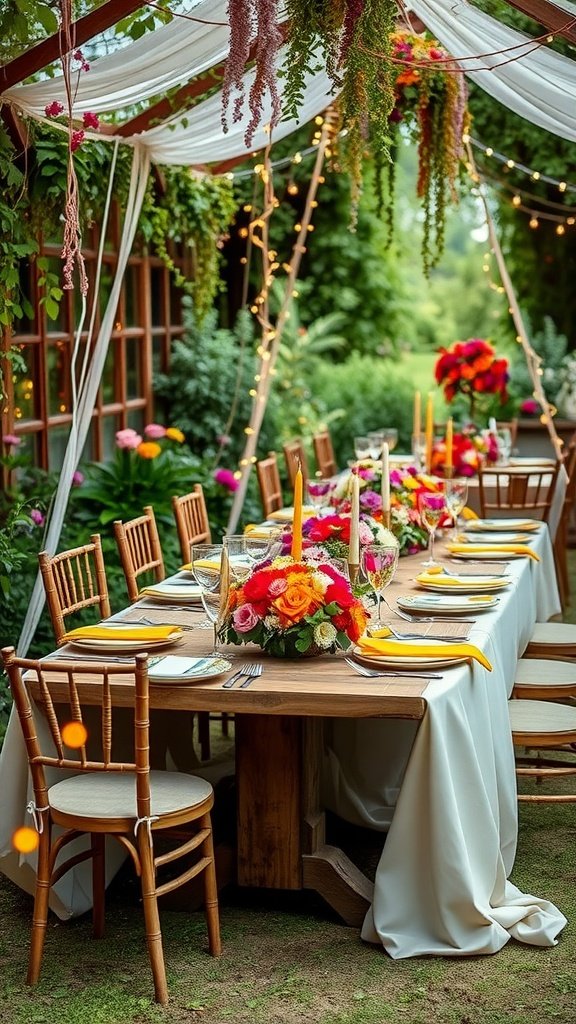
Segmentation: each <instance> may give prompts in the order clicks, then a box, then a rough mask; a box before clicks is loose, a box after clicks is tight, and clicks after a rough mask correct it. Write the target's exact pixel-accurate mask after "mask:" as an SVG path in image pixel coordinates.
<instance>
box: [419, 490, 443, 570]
mask: <svg viewBox="0 0 576 1024" xmlns="http://www.w3.org/2000/svg"><path fill="white" fill-rule="evenodd" d="M419 508H420V519H421V520H422V523H423V525H424V526H425V527H426V529H427V530H428V533H429V534H430V557H429V558H427V559H426V561H425V562H423V563H422V565H427V566H431V565H438V563H437V562H436V560H435V558H434V536H435V533H436V528H437V526H438V523H439V522H440V520H441V519H442V516H443V515H444V512H445V511H446V504H445V500H444V495H443V494H440V493H439V491H424V492H423V493H422V494H421V495H420V499H419Z"/></svg>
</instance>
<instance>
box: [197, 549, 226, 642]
mask: <svg viewBox="0 0 576 1024" xmlns="http://www.w3.org/2000/svg"><path fill="white" fill-rule="evenodd" d="M223 551H224V548H223V545H222V544H192V545H191V547H190V564H191V567H192V573H193V575H194V578H195V580H196V582H197V584H198V586H199V587H200V597H201V598H202V604H203V606H204V611H205V612H206V616H207V618H208V626H210V625H211V626H212V628H213V630H214V645H213V648H212V651H211V654H219V653H220V651H219V650H218V626H219V624H220V621H221V619H222V616H223V614H224V612H225V607H226V597H227V594H226V589H227V580H226V579H223V573H222V572H221V567H222V556H223ZM223 588H224V589H223Z"/></svg>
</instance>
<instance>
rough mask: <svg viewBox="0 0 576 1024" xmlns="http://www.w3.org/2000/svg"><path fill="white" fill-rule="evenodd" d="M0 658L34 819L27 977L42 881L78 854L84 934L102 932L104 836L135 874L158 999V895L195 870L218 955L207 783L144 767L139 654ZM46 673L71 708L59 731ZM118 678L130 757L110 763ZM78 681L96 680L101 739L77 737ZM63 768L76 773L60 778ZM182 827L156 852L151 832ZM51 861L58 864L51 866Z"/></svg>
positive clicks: (35, 962) (161, 969) (42, 907)
mask: <svg viewBox="0 0 576 1024" xmlns="http://www.w3.org/2000/svg"><path fill="white" fill-rule="evenodd" d="M2 657H3V660H4V665H5V667H6V671H7V673H8V676H9V679H10V685H11V689H12V693H13V696H14V702H15V705H16V708H17V711H18V717H19V719H20V724H21V727H22V732H23V735H24V740H25V743H26V750H27V754H28V762H29V765H30V772H31V775H32V783H33V787H34V804H33V807H34V816H35V819H36V820H37V821H38V822H39V823H40V824H39V826H38V833H39V847H38V868H37V877H36V888H35V894H34V913H33V919H32V936H31V944H30V957H29V965H28V976H27V983H28V984H29V985H34V984H35V983H36V982H37V981H38V977H39V974H40V968H41V964H42V955H43V951H44V939H45V935H46V930H47V921H48V900H49V894H50V888H51V886H52V885H53V883H54V882H55V881H57V879H58V878H60V877H61V876H62V875H63V874H65V872H66V871H67V870H68V869H69V868H70V867H72V866H73V865H74V864H76V863H77V862H78V860H79V859H80V860H83V859H88V858H90V857H91V858H92V886H93V932H94V936H95V937H96V938H100V937H101V936H102V935H103V933H104V889H105V863H104V859H105V845H104V841H105V837H106V836H107V835H108V836H112V837H114V838H115V839H117V840H118V841H119V842H120V843H121V844H122V846H123V847H124V848H125V849H126V850H128V853H129V854H130V856H131V858H132V861H133V863H134V866H135V869H136V873H137V875H138V877H139V879H140V885H141V889H142V908H143V911H144V924H145V930H146V942H147V946H148V955H149V958H150V965H151V968H152V975H153V979H154V992H155V997H156V1001H157V1002H159V1003H167V1002H168V987H167V983H166V970H165V966H164V951H163V946H162V933H161V930H160V917H159V913H158V897H159V896H162V895H163V894H164V893H167V892H171V891H172V890H174V889H177V888H178V887H179V886H181V885H183V884H184V883H185V882H188V881H189V880H190V879H191V878H193V877H194V876H195V875H198V874H200V873H202V874H203V881H204V897H205V913H206V922H207V927H208V941H209V948H210V952H211V953H212V955H213V956H219V955H220V953H221V941H220V925H219V914H218V892H217V887H216V874H215V868H214V848H213V839H212V825H211V818H210V811H211V809H212V805H213V803H214V793H213V791H212V787H211V785H210V783H208V782H206V781H205V780H204V779H201V778H198V777H196V776H194V775H187V774H184V773H180V772H155V771H151V770H150V747H149V724H148V718H149V699H148V690H149V683H148V669H147V655H145V654H139V655H137V656H136V658H135V660H134V661H133V662H129V663H126V664H122V665H118V664H115V665H103V664H102V663H100V662H97V663H96V662H95V663H90V662H86V663H84V664H79V663H74V664H71V663H70V662H68V661H58V660H49V661H48V660H47V661H33V660H30V659H25V658H17V657H16V656H15V653H14V649H13V648H4V649H3V651H2ZM55 673H57V674H58V676H59V677H60V678H62V677H64V679H65V680H66V687H67V692H68V694H69V704H70V708H71V720H70V721H69V722H68V723H67V724H66V725H65V726H63V727H62V728H61V726H60V723H59V720H58V715H57V712H56V707H55V704H54V702H53V700H52V697H51V691H50V681H51V679H52V681H53V680H54V674H55ZM24 674H25V676H26V682H25V680H24ZM126 678H128V680H130V679H133V680H134V683H135V684H134V687H133V688H132V687H130V688H129V692H131V693H133V709H134V730H133V743H134V745H133V750H132V751H131V754H132V755H133V760H128V761H119V760H117V755H116V754H115V751H114V750H113V732H112V723H113V721H114V716H113V714H112V710H113V709H112V688H113V685H114V683H115V682H116V681H118V682H122V681H123V680H124V679H126ZM87 682H90V683H91V684H92V685H91V686H90V688H89V689H90V692H91V693H93V692H94V685H93V684H94V683H95V682H96V683H97V684H99V686H100V698H101V723H102V728H101V735H100V736H92V735H86V733H87V729H86V723H85V715H84V709H83V706H82V696H83V693H85V692H86V689H87V688H86V685H85V684H86V683H87ZM27 683H28V685H30V686H31V687H32V688H33V689H34V697H35V703H33V702H32V701H31V700H30V696H29V693H28V689H27ZM37 704H38V705H39V707H40V708H41V709H42V711H41V712H40V710H39V707H37ZM71 729H73V730H74V731H75V732H76V733H83V734H84V735H83V736H82V735H81V736H79V737H78V739H77V740H75V742H74V743H72V738H71V737H69V735H68V734H67V730H68V731H70V730H71ZM40 737H42V739H41V738H40ZM44 737H45V740H44ZM70 748H74V749H73V752H72V753H69V752H68V751H69V750H70ZM74 753H75V754H76V756H74ZM46 768H49V769H50V771H51V773H54V772H55V770H58V769H59V770H60V771H61V773H62V776H63V778H62V781H59V782H56V783H55V784H52V785H49V784H48V782H47V779H46V774H45V769H46ZM70 771H73V772H76V773H78V774H75V775H73V776H72V777H67V776H69V773H70ZM53 825H56V826H59V828H60V829H63V830H64V833H63V834H59V835H58V836H53V833H52V827H53ZM191 827H192V829H193V834H192V837H191V838H190V836H189V837H188V838H187V840H186V842H184V843H183V844H182V845H180V846H177V847H176V848H175V849H172V850H170V851H169V852H163V853H162V854H161V855H159V856H156V855H155V849H154V841H155V838H156V835H157V833H158V832H162V833H163V835H164V836H166V835H168V836H169V835H170V834H171V835H172V837H173V838H174V832H170V830H174V829H176V828H178V829H179V830H182V829H187V830H188V831H190V828H191ZM81 835H87V836H89V837H90V846H89V848H88V849H87V850H86V852H85V853H84V854H81V855H80V856H79V855H77V854H76V855H74V856H71V857H69V858H68V860H66V861H65V862H64V863H62V862H61V860H60V859H59V854H60V851H61V850H62V849H63V847H64V846H65V845H66V844H67V843H68V842H69V841H70V840H71V839H73V838H75V837H76V836H81ZM180 838H181V836H180ZM196 850H197V851H198V859H197V860H196V863H195V864H194V866H193V867H188V868H187V869H185V870H183V871H182V872H181V874H179V875H178V876H177V877H176V878H171V879H169V880H168V881H166V882H164V883H163V884H162V885H158V884H157V881H156V872H157V869H159V868H160V867H162V866H163V865H164V864H167V863H172V862H173V861H175V860H177V859H178V858H180V857H182V856H184V855H187V854H189V853H191V852H193V851H196ZM57 858H58V867H56V866H55V865H56V861H57Z"/></svg>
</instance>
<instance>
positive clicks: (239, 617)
mask: <svg viewBox="0 0 576 1024" xmlns="http://www.w3.org/2000/svg"><path fill="white" fill-rule="evenodd" d="M232 622H233V623H234V629H235V630H236V632H237V633H249V632H250V630H251V629H255V627H256V626H257V625H258V623H259V622H260V619H259V617H258V615H257V614H256V611H255V609H254V606H253V605H251V604H243V605H241V606H240V608H237V609H236V611H235V612H234V613H233V615H232Z"/></svg>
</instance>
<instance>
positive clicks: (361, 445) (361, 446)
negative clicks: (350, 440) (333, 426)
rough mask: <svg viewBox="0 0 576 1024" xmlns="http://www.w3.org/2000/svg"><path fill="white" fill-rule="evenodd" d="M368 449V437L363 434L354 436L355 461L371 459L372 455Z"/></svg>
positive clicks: (369, 447) (369, 448)
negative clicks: (362, 435)
mask: <svg viewBox="0 0 576 1024" xmlns="http://www.w3.org/2000/svg"><path fill="white" fill-rule="evenodd" d="M370 450H371V445H370V438H369V437H367V436H364V437H355V438H354V455H355V456H356V461H357V462H363V461H364V460H365V459H371V458H372V455H371V454H370Z"/></svg>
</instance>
